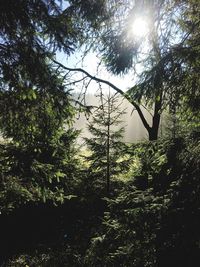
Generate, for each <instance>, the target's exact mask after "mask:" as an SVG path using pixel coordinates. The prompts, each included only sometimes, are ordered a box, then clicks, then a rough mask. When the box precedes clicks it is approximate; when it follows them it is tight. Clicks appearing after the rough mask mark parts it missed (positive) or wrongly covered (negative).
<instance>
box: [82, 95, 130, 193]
mask: <svg viewBox="0 0 200 267" xmlns="http://www.w3.org/2000/svg"><path fill="white" fill-rule="evenodd" d="M101 100H102V102H101V105H100V107H99V108H98V109H97V110H96V112H95V113H94V116H93V119H92V121H91V122H90V124H89V125H88V130H89V133H90V134H92V137H91V138H84V139H85V142H86V145H87V147H88V148H89V149H90V151H91V154H90V155H89V156H87V157H86V159H85V160H87V161H88V162H89V170H88V171H89V176H90V177H91V178H92V179H93V180H94V185H95V184H96V185H95V187H97V183H99V188H102V187H105V186H103V185H105V184H106V183H107V186H106V188H107V189H106V190H107V192H108V193H109V191H110V181H112V182H113V180H114V178H115V177H117V175H119V174H120V173H121V174H122V173H124V172H126V171H127V170H128V168H129V159H128V158H126V155H125V150H126V145H125V143H123V142H122V138H123V133H124V127H120V128H119V124H120V123H122V121H121V116H122V115H123V114H124V112H125V111H124V110H123V111H122V110H120V100H119V98H118V97H117V96H116V95H111V94H110V93H109V95H108V96H101ZM99 178H100V179H99Z"/></svg>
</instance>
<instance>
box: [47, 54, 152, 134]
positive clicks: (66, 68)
mask: <svg viewBox="0 0 200 267" xmlns="http://www.w3.org/2000/svg"><path fill="white" fill-rule="evenodd" d="M52 60H53V62H54V63H55V64H57V65H59V66H61V67H62V68H63V69H65V70H67V71H72V72H81V73H84V74H85V75H86V76H87V77H89V78H90V79H92V80H94V81H96V82H98V83H102V84H106V85H108V86H109V87H111V88H112V89H114V90H115V91H116V92H117V93H119V94H120V95H122V96H123V97H124V98H126V99H127V100H128V101H129V102H130V103H131V104H132V105H133V106H134V107H135V109H136V110H137V112H138V115H139V116H140V119H141V121H142V123H143V125H144V127H145V128H146V129H147V131H149V130H150V129H151V127H150V126H149V124H148V122H147V120H146V119H145V117H144V114H143V112H142V110H141V109H140V106H139V105H138V104H137V103H136V102H135V101H134V100H133V99H132V98H131V96H130V95H129V94H127V93H126V92H124V91H123V90H121V89H120V88H118V87H117V86H115V85H114V84H112V83H111V82H109V81H107V80H103V79H101V78H98V77H96V76H93V75H91V74H90V73H88V72H87V71H86V70H84V69H82V68H69V67H66V66H64V65H63V64H62V63H60V62H58V61H56V60H55V59H52Z"/></svg>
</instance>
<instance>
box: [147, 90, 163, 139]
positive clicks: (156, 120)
mask: <svg viewBox="0 0 200 267" xmlns="http://www.w3.org/2000/svg"><path fill="white" fill-rule="evenodd" d="M161 107H162V90H161V91H160V92H159V93H158V94H157V96H156V101H155V106H154V115H153V120H152V127H150V128H149V129H148V134H149V141H155V140H157V139H158V132H159V126H160V116H161V115H160V114H161Z"/></svg>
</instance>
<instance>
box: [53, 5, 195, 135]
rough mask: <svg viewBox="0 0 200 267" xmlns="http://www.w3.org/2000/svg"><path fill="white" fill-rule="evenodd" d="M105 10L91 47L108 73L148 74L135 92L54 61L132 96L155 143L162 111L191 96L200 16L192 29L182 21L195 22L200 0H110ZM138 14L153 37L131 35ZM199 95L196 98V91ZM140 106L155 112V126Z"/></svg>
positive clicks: (131, 101)
mask: <svg viewBox="0 0 200 267" xmlns="http://www.w3.org/2000/svg"><path fill="white" fill-rule="evenodd" d="M106 8H107V13H106V14H109V15H108V16H107V17H106V20H104V21H103V22H102V24H100V25H99V28H98V31H97V30H96V29H94V30H93V29H91V28H90V37H91V38H88V41H89V44H90V45H91V46H92V48H94V49H96V50H97V51H98V53H99V54H100V56H102V59H103V61H104V63H105V65H106V67H107V69H108V70H109V71H110V72H112V73H114V74H124V73H126V72H128V71H129V70H131V69H132V70H134V69H135V67H136V65H137V64H138V63H140V65H142V67H143V70H142V72H141V73H140V75H139V79H138V81H137V83H136V84H135V85H134V86H131V85H130V89H129V90H128V91H127V92H124V91H123V90H121V89H120V88H118V87H117V86H115V85H114V84H112V83H110V82H109V81H105V80H103V79H100V78H98V77H94V76H93V75H90V74H89V73H88V72H86V71H85V70H84V69H81V68H77V69H76V68H74V69H73V68H68V67H66V66H63V65H62V64H59V63H58V62H56V61H55V62H56V63H57V64H58V65H60V66H61V67H62V68H63V69H65V70H67V71H79V72H81V73H83V74H84V77H85V79H86V78H87V77H88V79H93V80H95V81H96V82H97V83H103V84H106V85H108V86H110V87H112V88H113V89H114V90H116V92H118V93H119V94H121V95H122V96H124V97H125V98H127V99H128V101H129V102H130V103H131V104H132V105H133V106H134V108H135V109H136V111H137V112H138V114H139V116H140V119H141V121H142V123H143V125H144V127H145V128H146V130H147V132H148V135H149V140H156V139H157V138H158V133H159V126H160V119H161V114H162V112H163V110H166V109H168V107H169V106H170V103H171V102H174V100H176V104H177V106H178V104H179V102H181V101H182V99H183V98H184V97H185V96H186V92H185V89H183V85H184V83H183V80H185V79H184V77H186V76H187V75H186V73H187V68H188V67H189V65H188V59H189V58H190V57H192V55H195V54H197V53H198V50H197V47H198V43H197V42H194V41H193V43H195V49H193V52H192V53H191V47H190V46H188V41H189V40H190V39H191V37H192V36H195V34H194V33H195V32H196V31H197V32H198V24H199V23H198V18H197V16H196V18H195V17H194V16H195V15H194V14H193V15H192V17H193V18H194V21H193V22H192V23H191V25H189V23H186V24H188V25H189V26H188V25H186V27H185V26H183V25H184V24H185V23H184V22H183V20H182V17H184V19H185V18H187V19H188V20H189V21H191V14H190V11H189V12H188V11H187V10H188V8H189V10H191V12H193V11H192V10H197V11H195V12H196V14H197V13H198V1H183V2H177V1H168V0H162V1H159V2H158V1H127V2H126V3H124V2H120V3H119V2H118V1H109V3H107V5H106ZM193 13H194V12H193ZM138 16H140V17H143V19H144V20H146V21H147V22H148V25H149V32H148V34H147V35H146V36H144V37H141V38H138V37H137V36H133V35H131V32H130V31H131V29H130V28H131V26H130V25H131V23H133V21H134V20H135V19H137V17H138ZM192 20H193V19H192ZM91 40H92V41H91ZM195 40H196V41H197V39H195ZM189 42H190V41H189ZM144 46H146V47H148V49H147V48H145V49H146V50H147V51H145V49H144ZM188 87H190V85H189V84H188ZM195 88H197V87H196V86H195ZM189 90H190V89H189ZM196 91H197V90H196ZM190 92H191V90H190ZM195 96H196V97H195V99H196V100H197V99H198V96H197V93H195ZM190 99H191V97H190ZM181 103H183V102H181ZM141 104H145V106H146V108H148V109H150V110H151V113H152V122H151V123H149V122H148V121H147V119H146V118H145V116H144V114H143V112H142V109H141V106H140V105H141ZM180 105H182V104H180Z"/></svg>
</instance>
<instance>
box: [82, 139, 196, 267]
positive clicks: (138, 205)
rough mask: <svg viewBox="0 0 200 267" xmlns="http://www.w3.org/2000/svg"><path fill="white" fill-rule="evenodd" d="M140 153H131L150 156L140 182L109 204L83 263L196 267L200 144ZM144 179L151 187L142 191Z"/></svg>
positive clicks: (172, 142) (191, 142)
mask: <svg viewBox="0 0 200 267" xmlns="http://www.w3.org/2000/svg"><path fill="white" fill-rule="evenodd" d="M138 147H139V146H137V148H136V151H135V149H134V150H133V151H135V152H134V153H136V155H137V154H138V151H139V154H140V156H141V153H143V154H144V153H147V154H148V155H147V157H146V158H145V159H142V162H143V163H141V166H142V167H141V169H140V170H139V173H140V177H139V176H137V177H136V179H135V178H134V177H133V182H129V184H128V185H127V186H126V187H125V188H124V189H122V190H120V191H119V193H118V195H117V196H116V197H115V198H113V199H107V202H108V211H107V212H106V213H105V215H104V219H103V223H102V228H101V229H100V231H99V232H97V234H96V237H94V238H93V239H92V241H91V245H90V248H89V250H88V252H87V255H86V263H87V264H88V266H101V262H102V261H103V262H104V266H138V267H139V266H177V265H178V264H181V266H187V267H188V266H191V265H192V266H198V263H199V262H200V261H199V260H200V259H199V256H198V255H199V254H198V253H199V245H198V244H199V240H200V233H199V229H198V222H199V219H198V218H199V202H198V195H199V189H200V188H199V177H200V175H199V174H200V169H199V157H198V153H199V138H198V137H197V136H196V135H195V136H192V135H190V136H188V137H186V139H185V140H184V139H175V140H170V142H168V141H167V142H166V143H165V144H161V143H154V144H152V143H151V144H148V148H147V145H146V144H145V146H144V145H141V146H140V148H138ZM144 148H145V150H144ZM155 148H157V150H156V151H154V153H152V150H153V149H155ZM138 149H139V150H138ZM150 154H151V155H152V156H151V158H149V155H150ZM163 157H164V159H163ZM144 174H145V175H146V176H147V180H148V181H149V183H148V184H146V186H145V187H141V184H142V181H140V183H138V179H139V178H140V179H141V180H142V179H144V178H145V177H144ZM196 264H197V265H196Z"/></svg>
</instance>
